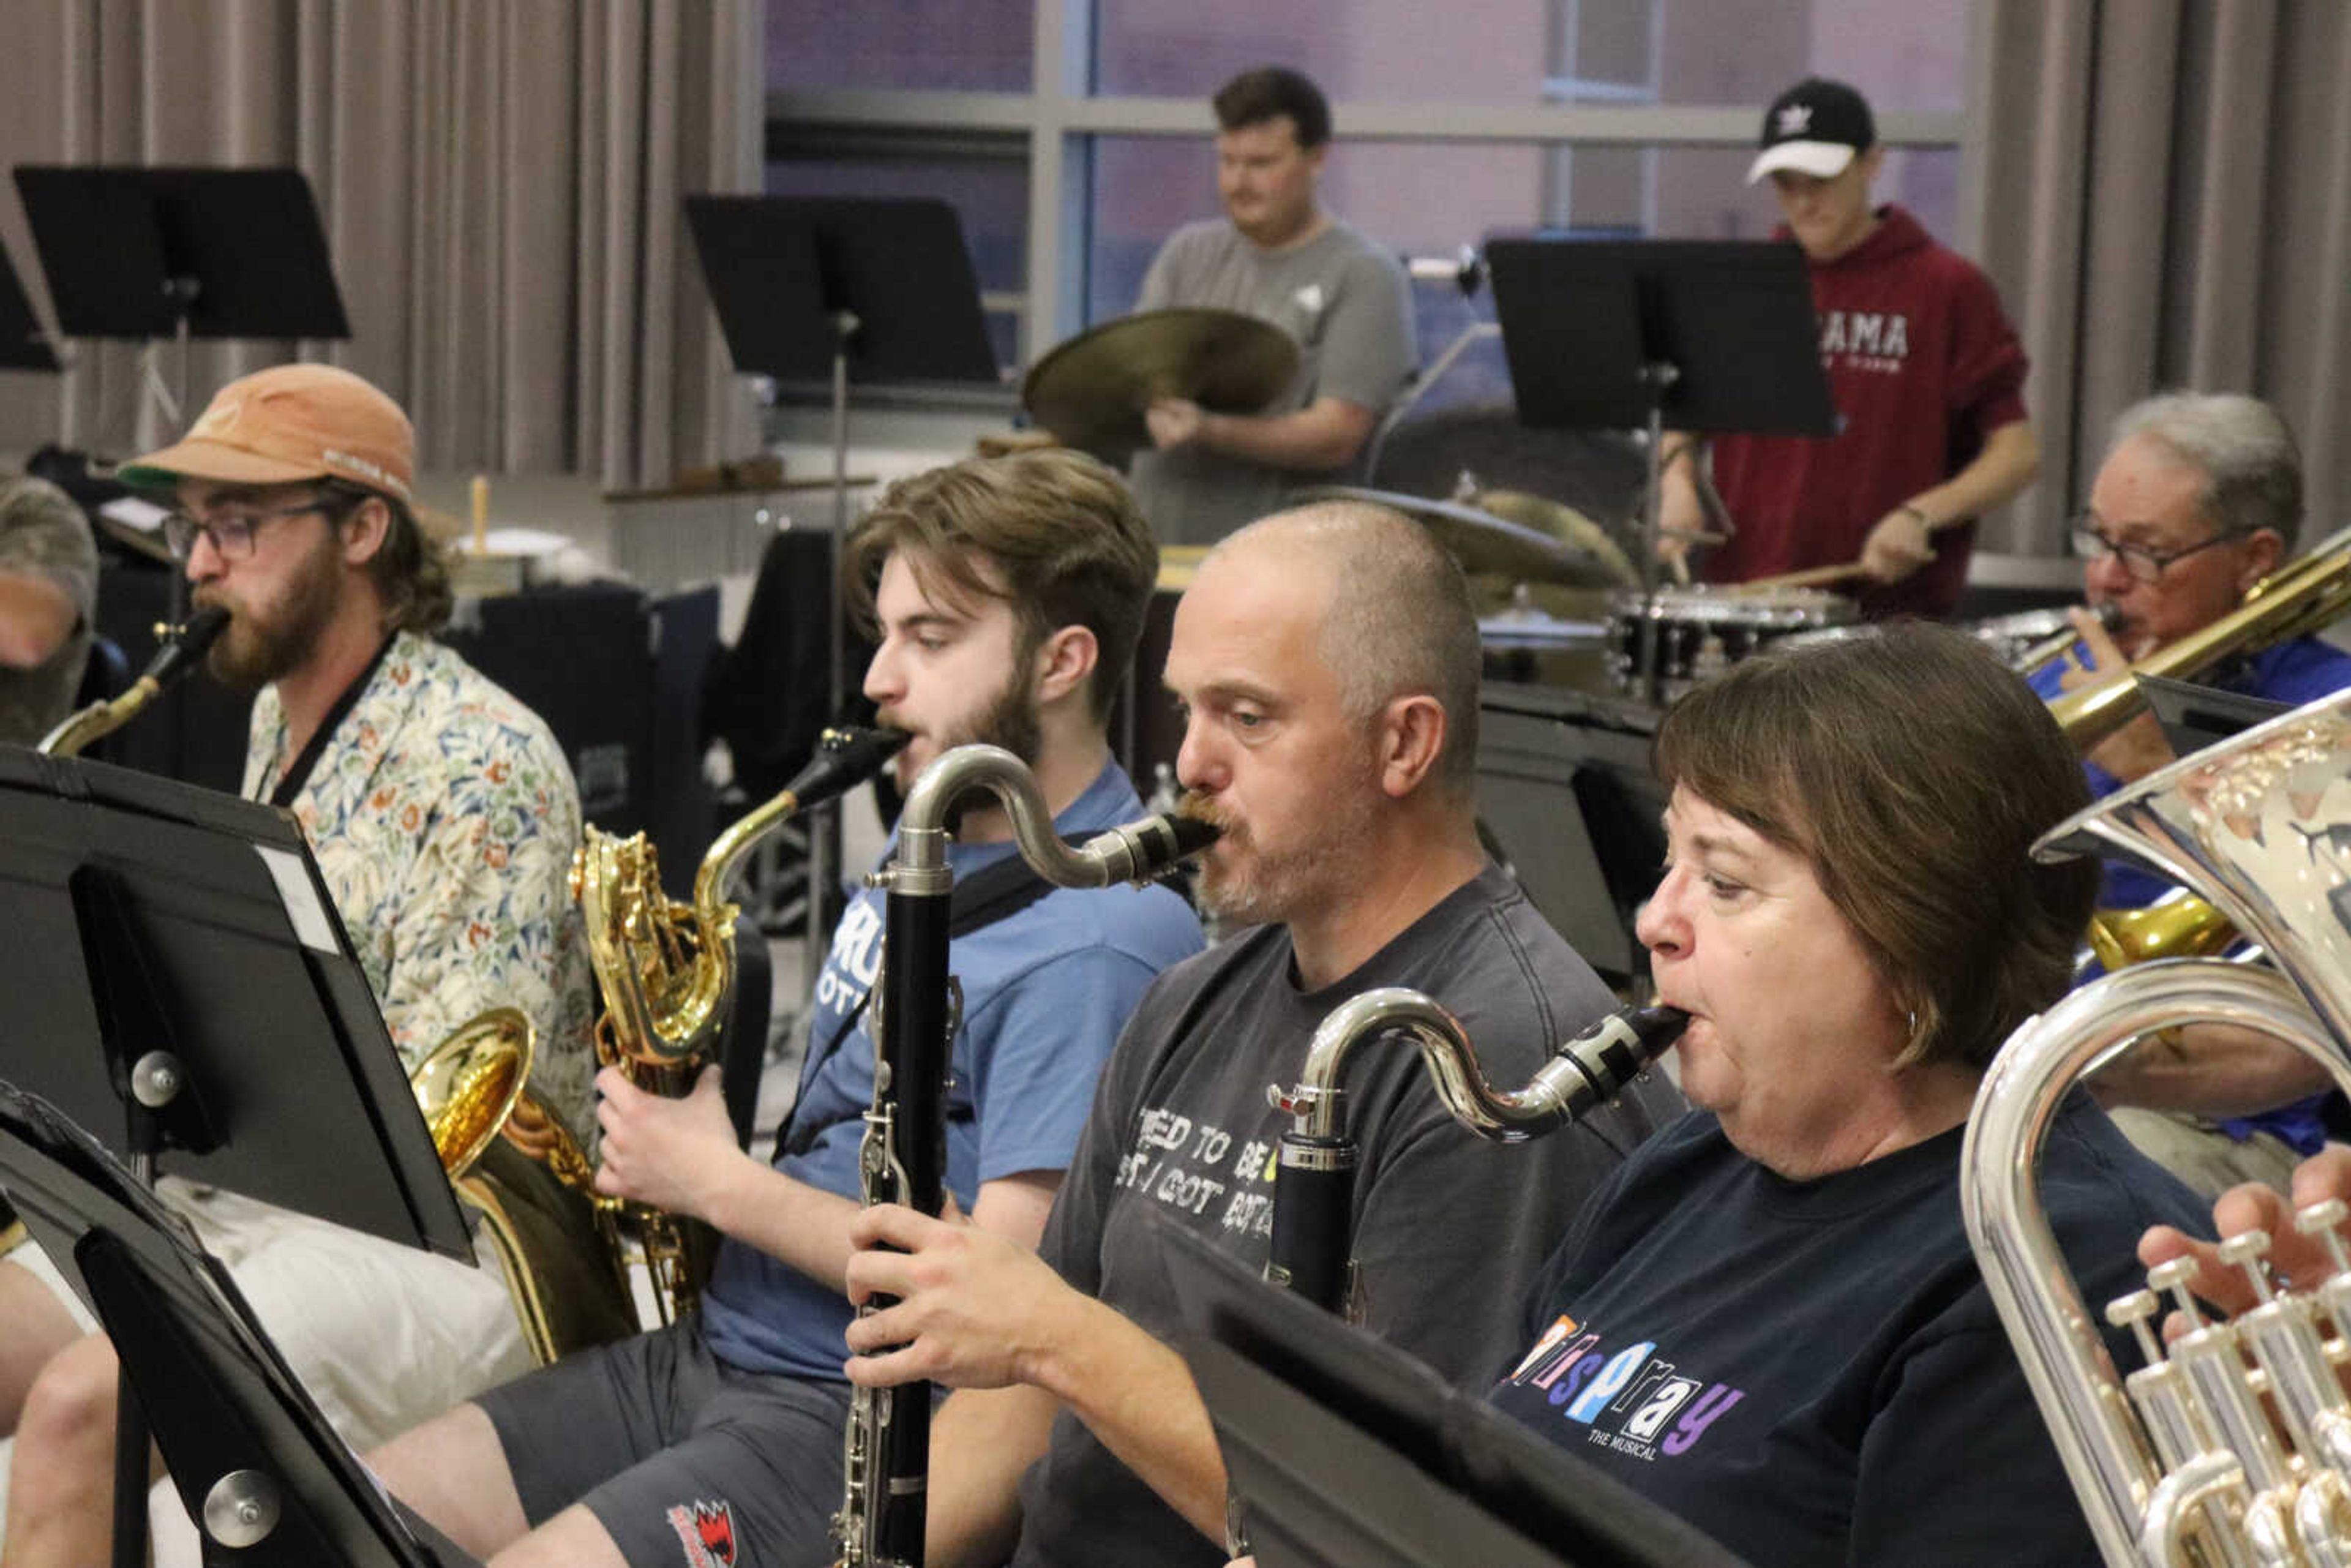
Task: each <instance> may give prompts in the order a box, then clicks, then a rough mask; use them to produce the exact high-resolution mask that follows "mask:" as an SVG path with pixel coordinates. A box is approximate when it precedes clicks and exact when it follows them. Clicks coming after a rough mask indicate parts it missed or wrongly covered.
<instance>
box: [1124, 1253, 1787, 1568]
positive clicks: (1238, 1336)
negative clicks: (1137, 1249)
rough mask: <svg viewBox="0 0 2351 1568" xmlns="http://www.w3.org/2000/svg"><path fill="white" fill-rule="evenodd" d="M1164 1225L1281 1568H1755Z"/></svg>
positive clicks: (1223, 1416)
mask: <svg viewBox="0 0 2351 1568" xmlns="http://www.w3.org/2000/svg"><path fill="white" fill-rule="evenodd" d="M1151 1220H1152V1223H1153V1225H1154V1227H1155V1230H1156V1233H1157V1235H1158V1237H1159V1239H1161V1241H1163V1242H1164V1243H1165V1245H1166V1246H1167V1248H1168V1249H1169V1251H1170V1253H1171V1255H1172V1256H1171V1258H1170V1268H1169V1272H1170V1273H1171V1274H1172V1275H1173V1277H1174V1279H1175V1295H1176V1301H1177V1303H1178V1304H1179V1305H1180V1306H1181V1308H1182V1309H1183V1313H1184V1321H1185V1323H1186V1329H1187V1331H1188V1332H1187V1333H1186V1334H1185V1335H1184V1336H1183V1338H1182V1339H1181V1340H1180V1341H1179V1343H1178V1346H1177V1348H1178V1349H1179V1350H1181V1351H1182V1352H1183V1354H1184V1359H1185V1360H1186V1363H1188V1364H1190V1366H1191V1369H1192V1378H1193V1381H1194V1382H1195V1383H1196V1385H1198V1386H1199V1390H1200V1397H1201V1398H1202V1399H1203V1400H1204V1401H1205V1402H1206V1403H1207V1406H1208V1415H1209V1416H1210V1418H1211V1419H1212V1420H1213V1421H1214V1422H1215V1424H1216V1428H1217V1441H1218V1443H1219V1445H1220V1446H1221V1448H1223V1450H1224V1456H1225V1467H1226V1470H1227V1473H1228V1476H1229V1477H1230V1480H1231V1485H1232V1488H1233V1490H1234V1493H1235V1496H1236V1497H1237V1498H1238V1501H1239V1503H1240V1506H1241V1511H1242V1516H1243V1519H1244V1521H1246V1523H1247V1525H1248V1528H1249V1546H1250V1547H1251V1549H1252V1550H1253V1551H1254V1552H1256V1553H1257V1558H1258V1561H1259V1563H1262V1564H1263V1565H1264V1568H1449V1565H1450V1564H1453V1563H1478V1564H1479V1565H1480V1568H1667V1565H1668V1564H1670V1565H1671V1568H1744V1564H1743V1563H1742V1562H1741V1560H1740V1558H1738V1557H1737V1556H1735V1555H1733V1554H1732V1553H1731V1552H1729V1551H1727V1550H1725V1549H1724V1548H1723V1547H1722V1546H1720V1545H1719V1544H1718V1543H1717V1542H1715V1541H1714V1540H1713V1539H1712V1538H1711V1537H1709V1536H1708V1535H1706V1534H1704V1533H1703V1532H1701V1531H1698V1530H1697V1529H1695V1528H1693V1527H1692V1526H1690V1525H1688V1524H1686V1523H1684V1522H1683V1521H1681V1520H1679V1519H1677V1518H1676V1517H1674V1516H1673V1515H1672V1514H1669V1513H1667V1512H1666V1511H1664V1510H1663V1509H1661V1508H1659V1507H1658V1506H1657V1505H1656V1504H1655V1503H1653V1502H1651V1501H1649V1500H1647V1499H1646V1498H1644V1497H1642V1496H1640V1495H1639V1494H1638V1493H1636V1492H1634V1491H1631V1490H1628V1489H1626V1488H1625V1486H1624V1485H1622V1484H1621V1483H1619V1482H1618V1481H1617V1480H1616V1479H1615V1478H1614V1477H1613V1476H1609V1475H1606V1474H1604V1473H1603V1472H1601V1471H1599V1470H1596V1469H1593V1468H1592V1467H1591V1466H1590V1465H1587V1464H1585V1463H1584V1462H1583V1460H1581V1459H1578V1458H1576V1457H1575V1456H1574V1455H1573V1454H1571V1453H1568V1452H1567V1451H1565V1450H1564V1449H1562V1448H1556V1447H1554V1446H1553V1445H1552V1444H1549V1443H1546V1442H1544V1441H1543V1440H1542V1439H1541V1438H1540V1437H1536V1436H1535V1435H1534V1434H1533V1433H1531V1432H1529V1431H1527V1430H1526V1429H1525V1428H1524V1427H1520V1425H1519V1424H1518V1423H1517V1422H1516V1421H1513V1420H1512V1419H1510V1417H1509V1416H1505V1415H1503V1414H1502V1413H1501V1412H1499V1411H1498V1410H1495V1409H1492V1408H1491V1407H1489V1406H1487V1405H1486V1404H1485V1403H1484V1402H1483V1401H1481V1400H1479V1399H1476V1398H1474V1397H1472V1396H1468V1395H1465V1394H1463V1393H1461V1392H1460V1391H1459V1390H1458V1389H1456V1388H1454V1387H1453V1386H1451V1385H1448V1384H1447V1382H1446V1381H1445V1380H1444V1379H1443V1378H1441V1377H1439V1376H1437V1374H1436V1373H1435V1372H1433V1371H1431V1370H1430V1369H1429V1368H1427V1367H1426V1366H1424V1365H1423V1364H1420V1363H1419V1362H1417V1361H1416V1360H1414V1359H1413V1358H1412V1357H1411V1356H1410V1355H1407V1354H1405V1353H1404V1352H1403V1351H1400V1350H1398V1349H1396V1348H1395V1346H1394V1345H1390V1344H1385V1343H1382V1342H1381V1341H1379V1340H1376V1339H1374V1338H1373V1337H1372V1336H1371V1335H1370V1334H1367V1333H1364V1332H1363V1331H1362V1330H1360V1329H1357V1328H1355V1327H1353V1325H1351V1324H1348V1323H1344V1322H1338V1321H1336V1320H1334V1319H1333V1318H1332V1316H1331V1314H1330V1313H1328V1312H1323V1311H1322V1310H1321V1309H1319V1308H1317V1307H1315V1306H1313V1305H1311V1304H1310V1303H1309V1302H1308V1301H1306V1300H1305V1299H1304V1298H1302V1297H1300V1296H1296V1295H1292V1294H1291V1293H1290V1292H1289V1291H1280V1290H1276V1289H1275V1288H1273V1287H1272V1286H1270V1285H1268V1284H1267V1283H1266V1282H1265V1281H1262V1280H1260V1279H1259V1278H1257V1277H1256V1276H1255V1275H1253V1274H1251V1273H1250V1272H1249V1270H1246V1269H1243V1268H1242V1267H1241V1266H1240V1265H1239V1264H1238V1263H1236V1262H1235V1261H1234V1260H1232V1259H1230V1258H1228V1257H1226V1256H1225V1255H1224V1254H1223V1253H1221V1252H1218V1251H1217V1250H1216V1249H1213V1248H1211V1247H1210V1246H1209V1245H1208V1244H1207V1242H1205V1241H1203V1240H1201V1239H1199V1238H1198V1237H1196V1236H1194V1235H1193V1234H1192V1233H1191V1232H1190V1231H1188V1230H1186V1229H1184V1228H1181V1227H1180V1226H1177V1225H1175V1224H1174V1223H1172V1222H1170V1221H1168V1220H1166V1219H1165V1218H1162V1217H1160V1216H1158V1215H1154V1216H1152V1217H1151Z"/></svg>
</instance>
